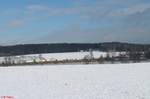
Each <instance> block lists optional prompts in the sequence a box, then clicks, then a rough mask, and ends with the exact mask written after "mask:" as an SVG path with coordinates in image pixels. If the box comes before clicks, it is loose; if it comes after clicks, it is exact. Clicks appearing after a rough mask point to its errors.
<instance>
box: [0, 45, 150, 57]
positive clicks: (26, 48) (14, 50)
mask: <svg viewBox="0 0 150 99" xmlns="http://www.w3.org/2000/svg"><path fill="white" fill-rule="evenodd" d="M89 49H93V50H100V51H109V50H116V51H148V50H150V45H149V44H130V43H120V42H107V43H55V44H23V45H14V46H0V56H9V55H25V54H39V53H61V52H76V51H81V50H82V51H86V50H89Z"/></svg>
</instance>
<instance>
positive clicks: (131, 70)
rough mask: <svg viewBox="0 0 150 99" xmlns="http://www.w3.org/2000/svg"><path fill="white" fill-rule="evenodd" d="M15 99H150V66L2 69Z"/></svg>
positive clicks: (3, 84)
mask: <svg viewBox="0 0 150 99" xmlns="http://www.w3.org/2000/svg"><path fill="white" fill-rule="evenodd" d="M0 96H13V97H14V99H150V63H136V64H102V65H57V66H55V65H53V66H52V65H43V66H25V67H1V68H0Z"/></svg>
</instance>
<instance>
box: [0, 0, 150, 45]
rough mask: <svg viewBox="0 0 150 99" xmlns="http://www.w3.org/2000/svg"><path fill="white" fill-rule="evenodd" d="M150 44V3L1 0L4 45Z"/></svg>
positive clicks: (137, 0) (0, 37)
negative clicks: (113, 42) (114, 42)
mask: <svg viewBox="0 0 150 99" xmlns="http://www.w3.org/2000/svg"><path fill="white" fill-rule="evenodd" d="M112 41H120V42H131V43H150V0H0V45H12V44H24V43H64V42H66V43H70V42H71V43H79V42H84V43H95V42H112Z"/></svg>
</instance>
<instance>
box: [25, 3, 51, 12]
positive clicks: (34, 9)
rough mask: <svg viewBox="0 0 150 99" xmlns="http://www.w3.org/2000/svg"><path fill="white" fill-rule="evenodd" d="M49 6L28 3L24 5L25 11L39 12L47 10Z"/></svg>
mask: <svg viewBox="0 0 150 99" xmlns="http://www.w3.org/2000/svg"><path fill="white" fill-rule="evenodd" d="M48 10H50V8H49V7H48V6H45V5H28V6H27V7H26V11H27V12H41V11H48Z"/></svg>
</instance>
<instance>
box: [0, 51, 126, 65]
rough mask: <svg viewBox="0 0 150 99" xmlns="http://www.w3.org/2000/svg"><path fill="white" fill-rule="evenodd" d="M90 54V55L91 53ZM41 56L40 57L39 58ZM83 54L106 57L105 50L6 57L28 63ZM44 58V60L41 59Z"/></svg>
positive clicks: (82, 57)
mask: <svg viewBox="0 0 150 99" xmlns="http://www.w3.org/2000/svg"><path fill="white" fill-rule="evenodd" d="M121 53H122V54H125V52H121ZM91 54H92V55H91ZM108 54H109V56H114V57H115V56H118V55H119V54H120V52H109V53H108ZM39 56H41V57H42V58H39ZM85 56H89V57H93V58H100V57H106V56H107V52H101V51H92V53H91V52H88V51H87V52H65V53H46V54H29V55H20V56H10V57H8V58H10V59H7V60H9V61H10V62H14V63H20V62H21V63H24V62H26V63H30V62H33V61H34V60H35V61H36V62H41V61H45V60H46V61H56V60H58V61H63V60H80V59H84V57H85ZM5 58H6V57H0V64H2V63H4V62H5V61H6V59H5ZM43 59H44V60H43Z"/></svg>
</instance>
